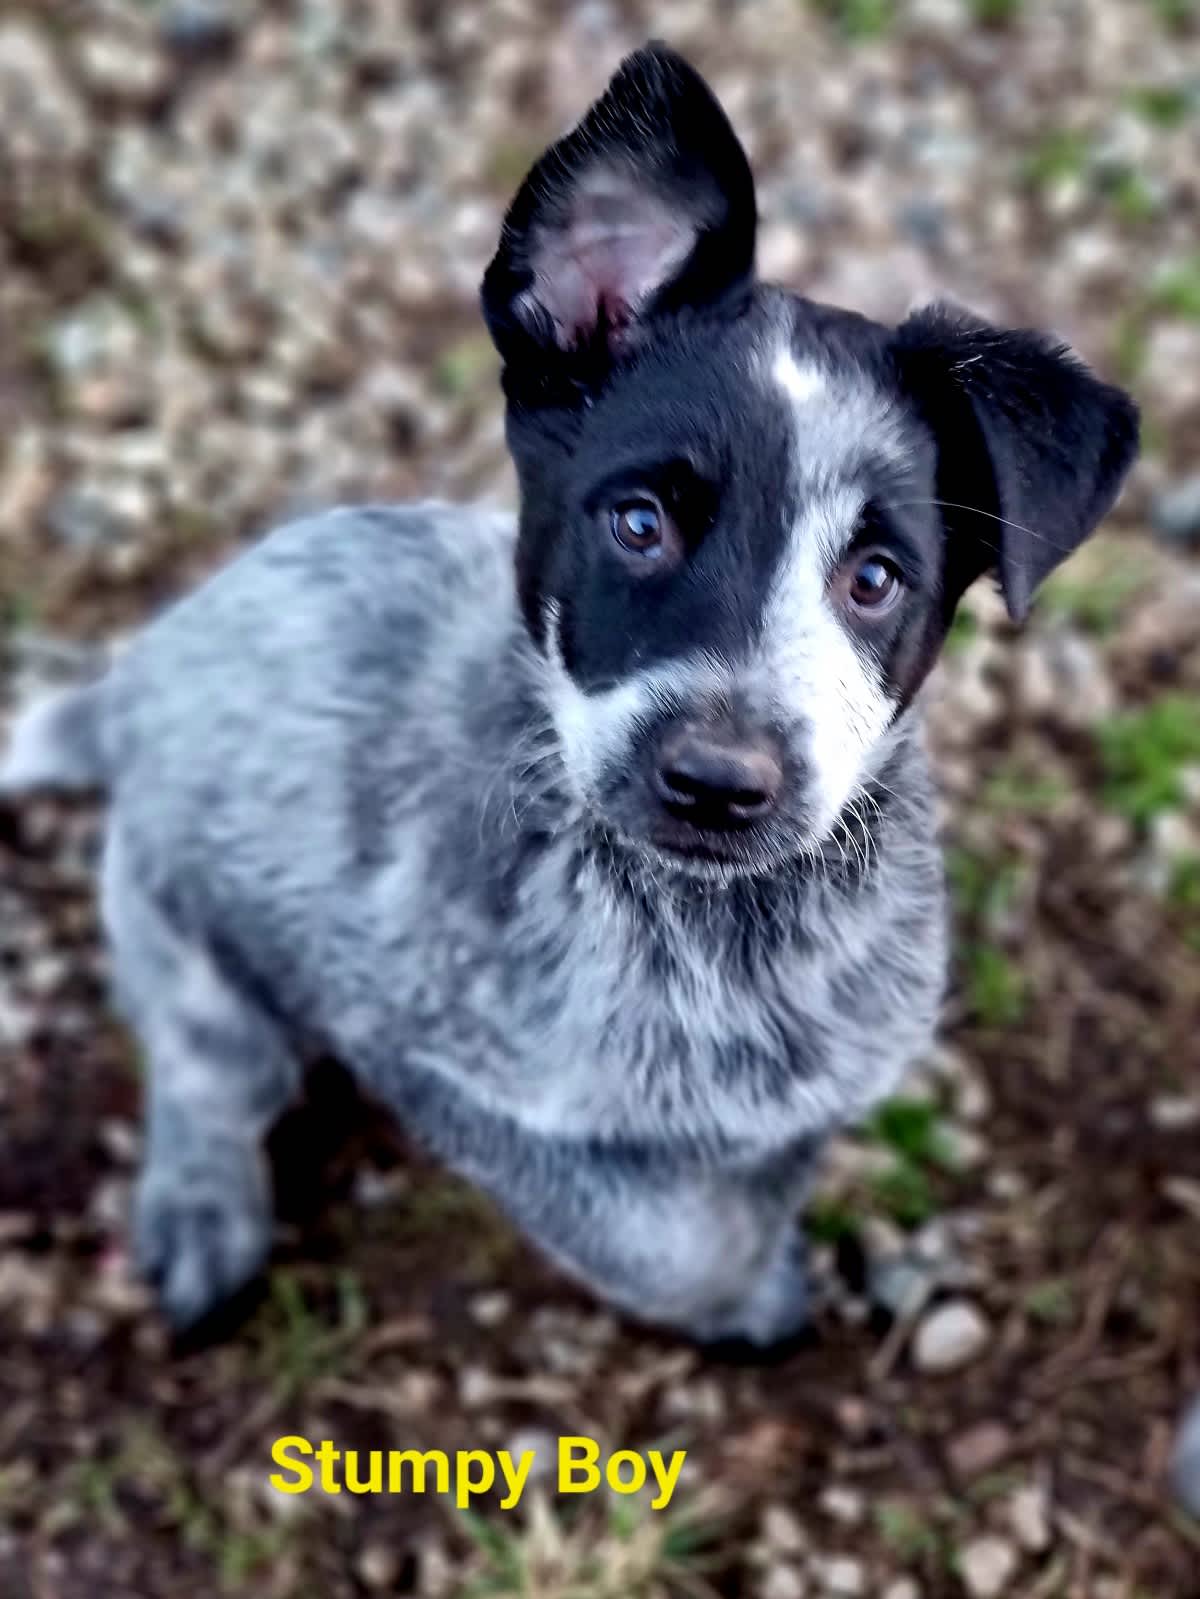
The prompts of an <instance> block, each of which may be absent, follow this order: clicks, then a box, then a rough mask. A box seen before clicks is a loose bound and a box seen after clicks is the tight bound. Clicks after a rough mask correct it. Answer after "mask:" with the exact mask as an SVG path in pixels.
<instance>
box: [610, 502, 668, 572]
mask: <svg viewBox="0 0 1200 1599" xmlns="http://www.w3.org/2000/svg"><path fill="white" fill-rule="evenodd" d="M609 518H610V525H611V527H612V535H613V538H615V539H616V541H617V543H618V544H619V545H620V546H621V548H622V549H623V550H628V551H629V553H630V554H631V555H644V556H647V557H649V559H651V560H657V559H658V558H659V557H660V556H661V555H662V553H663V547H664V544H665V543H666V541H667V536H668V529H669V528H670V520H669V518H668V517H667V514H666V512H665V511H664V510H663V508H662V506H661V505H659V504H658V502H657V501H656V500H652V499H649V498H645V499H636V500H623V501H622V502H621V504H620V505H614V506H613V508H612V510H611V512H610V513H609Z"/></svg>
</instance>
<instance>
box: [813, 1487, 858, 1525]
mask: <svg viewBox="0 0 1200 1599" xmlns="http://www.w3.org/2000/svg"><path fill="white" fill-rule="evenodd" d="M818 1503H819V1504H820V1506H821V1509H822V1510H823V1511H824V1512H825V1514H826V1515H827V1516H828V1517H829V1519H830V1520H831V1521H840V1522H841V1523H842V1525H843V1526H844V1527H857V1526H858V1524H859V1522H861V1520H862V1519H863V1515H864V1514H865V1511H866V1505H865V1503H864V1501H863V1496H862V1494H861V1493H859V1491H858V1490H857V1489H856V1488H846V1487H842V1486H839V1485H837V1484H835V1485H833V1486H832V1487H829V1488H826V1489H825V1491H824V1493H822V1495H821V1497H820V1500H819V1501H818Z"/></svg>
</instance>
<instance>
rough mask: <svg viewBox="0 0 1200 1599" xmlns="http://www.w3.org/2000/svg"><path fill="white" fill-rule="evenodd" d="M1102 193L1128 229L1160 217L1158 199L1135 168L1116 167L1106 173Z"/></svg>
mask: <svg viewBox="0 0 1200 1599" xmlns="http://www.w3.org/2000/svg"><path fill="white" fill-rule="evenodd" d="M1102 192H1103V194H1104V196H1105V198H1106V199H1107V201H1108V203H1109V204H1110V205H1111V206H1112V208H1113V210H1114V211H1115V212H1116V214H1117V216H1118V217H1119V218H1120V219H1121V221H1122V222H1124V223H1125V224H1126V226H1127V227H1139V226H1141V224H1143V223H1145V222H1150V221H1152V220H1153V219H1154V217H1156V216H1157V215H1158V210H1159V204H1158V198H1157V196H1156V195H1155V192H1154V190H1153V188H1151V186H1150V184H1149V183H1148V182H1147V181H1146V179H1145V177H1144V176H1143V175H1142V174H1141V173H1140V172H1139V171H1137V169H1136V168H1135V167H1128V166H1121V167H1114V168H1113V169H1112V170H1111V171H1109V172H1108V173H1106V174H1105V177H1104V180H1103V184H1102Z"/></svg>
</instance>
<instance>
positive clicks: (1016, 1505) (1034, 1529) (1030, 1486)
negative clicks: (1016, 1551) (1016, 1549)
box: [1008, 1482, 1050, 1555]
mask: <svg viewBox="0 0 1200 1599" xmlns="http://www.w3.org/2000/svg"><path fill="white" fill-rule="evenodd" d="M1008 1524H1009V1526H1010V1527H1011V1528H1012V1533H1013V1537H1014V1538H1015V1539H1016V1540H1017V1542H1018V1543H1019V1544H1020V1545H1021V1548H1022V1549H1026V1550H1028V1552H1029V1553H1030V1554H1031V1555H1040V1554H1041V1553H1042V1552H1043V1551H1044V1550H1046V1549H1048V1548H1049V1547H1050V1504H1049V1498H1048V1495H1047V1493H1046V1490H1045V1489H1044V1488H1043V1487H1042V1486H1041V1484H1040V1483H1032V1482H1031V1483H1027V1484H1026V1485H1025V1486H1024V1487H1023V1488H1018V1489H1017V1490H1016V1492H1015V1493H1014V1494H1013V1495H1012V1497H1011V1498H1010V1499H1009V1501H1008Z"/></svg>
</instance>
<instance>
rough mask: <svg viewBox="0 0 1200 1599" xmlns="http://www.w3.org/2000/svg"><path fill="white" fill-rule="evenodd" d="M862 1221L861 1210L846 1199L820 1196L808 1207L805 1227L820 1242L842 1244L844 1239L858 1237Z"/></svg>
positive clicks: (810, 1235) (809, 1234)
mask: <svg viewBox="0 0 1200 1599" xmlns="http://www.w3.org/2000/svg"><path fill="white" fill-rule="evenodd" d="M862 1222H863V1218H862V1216H861V1215H860V1214H859V1212H858V1211H856V1210H855V1209H854V1207H853V1206H852V1205H848V1204H847V1203H846V1202H845V1200H838V1199H819V1198H818V1199H814V1200H813V1202H812V1204H811V1205H810V1206H809V1207H808V1210H807V1212H806V1214H805V1218H804V1228H805V1232H806V1233H807V1234H808V1236H809V1237H810V1238H811V1239H813V1240H814V1241H815V1242H816V1243H818V1244H840V1243H841V1242H842V1241H843V1239H847V1238H857V1236H858V1234H859V1232H860V1231H861V1230H862Z"/></svg>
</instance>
